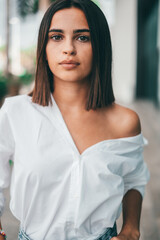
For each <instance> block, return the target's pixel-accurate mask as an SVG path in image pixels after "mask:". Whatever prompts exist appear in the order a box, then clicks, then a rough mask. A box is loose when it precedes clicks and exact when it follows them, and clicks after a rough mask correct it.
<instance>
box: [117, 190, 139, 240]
mask: <svg viewBox="0 0 160 240" xmlns="http://www.w3.org/2000/svg"><path fill="white" fill-rule="evenodd" d="M141 207H142V196H141V194H140V193H139V192H138V191H137V190H133V189H132V190H130V191H128V192H127V193H126V195H125V196H124V198H123V225H122V230H121V234H123V235H126V236H127V235H129V236H132V238H131V239H136V240H137V239H139V236H140V231H139V228H140V216H141Z"/></svg>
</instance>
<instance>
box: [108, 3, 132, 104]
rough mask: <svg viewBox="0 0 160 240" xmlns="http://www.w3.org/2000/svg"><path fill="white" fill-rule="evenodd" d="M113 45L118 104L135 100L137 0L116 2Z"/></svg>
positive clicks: (114, 82)
mask: <svg viewBox="0 0 160 240" xmlns="http://www.w3.org/2000/svg"><path fill="white" fill-rule="evenodd" d="M115 6H116V9H115V24H114V25H113V26H111V35H112V45H113V87H114V92H115V96H116V99H117V101H118V102H121V103H130V102H132V101H133V100H134V94H135V87H136V60H137V59H136V58H137V0H116V5H115Z"/></svg>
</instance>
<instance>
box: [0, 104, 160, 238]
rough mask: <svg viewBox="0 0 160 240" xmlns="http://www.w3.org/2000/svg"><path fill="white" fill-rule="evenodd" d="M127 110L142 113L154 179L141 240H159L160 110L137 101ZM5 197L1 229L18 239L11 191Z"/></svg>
mask: <svg viewBox="0 0 160 240" xmlns="http://www.w3.org/2000/svg"><path fill="white" fill-rule="evenodd" d="M128 107H130V108H132V109H133V110H135V111H136V112H137V113H138V114H139V116H140V119H141V125H142V133H143V135H144V137H145V138H147V140H148V142H149V145H148V146H146V147H145V150H144V157H145V161H146V163H147V165H148V167H149V170H150V174H151V179H150V182H149V183H148V185H147V187H146V194H145V197H144V201H143V208H142V217H141V238H140V240H160V204H159V202H160V187H159V184H160V110H159V111H158V110H157V109H156V108H155V107H154V105H153V104H152V103H150V102H145V101H136V102H135V103H134V104H132V105H130V106H128ZM5 196H6V200H7V202H6V210H5V212H4V214H3V216H2V226H3V228H4V230H5V231H6V233H7V235H8V238H7V240H17V235H18V229H19V221H18V220H16V219H15V218H14V217H13V215H12V214H11V212H10V210H9V208H8V202H9V190H8V189H6V190H5ZM120 226H121V218H120V219H119V220H118V229H120ZM53 240H54V239H53ZM60 240H61V239H60Z"/></svg>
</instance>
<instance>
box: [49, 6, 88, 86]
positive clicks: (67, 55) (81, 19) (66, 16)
mask: <svg viewBox="0 0 160 240" xmlns="http://www.w3.org/2000/svg"><path fill="white" fill-rule="evenodd" d="M46 57H47V61H48V65H49V68H50V70H51V71H52V73H53V75H54V80H55V81H56V80H59V79H60V80H63V81H70V82H71V81H72V82H73V81H81V80H83V79H86V78H87V77H88V75H89V74H90V72H91V69H92V45H91V40H90V32H89V26H88V23H87V20H86V17H85V15H84V13H83V11H82V10H80V9H78V8H69V9H63V10H59V11H58V12H56V13H55V14H54V16H53V18H52V21H51V25H50V28H49V33H48V43H47V46H46Z"/></svg>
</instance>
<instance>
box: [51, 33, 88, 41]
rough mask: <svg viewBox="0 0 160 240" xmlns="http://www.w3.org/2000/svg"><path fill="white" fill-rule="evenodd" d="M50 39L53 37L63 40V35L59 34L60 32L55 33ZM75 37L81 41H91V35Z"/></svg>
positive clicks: (56, 39) (54, 39) (53, 38)
mask: <svg viewBox="0 0 160 240" xmlns="http://www.w3.org/2000/svg"><path fill="white" fill-rule="evenodd" d="M50 39H52V40H53V41H55V42H60V41H62V40H63V36H62V35H59V34H55V35H52V36H50ZM75 39H76V40H78V41H79V42H89V41H90V37H89V36H86V35H80V36H76V37H75Z"/></svg>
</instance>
